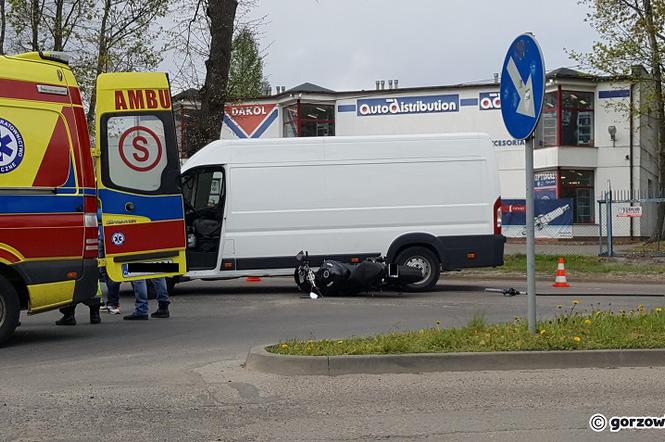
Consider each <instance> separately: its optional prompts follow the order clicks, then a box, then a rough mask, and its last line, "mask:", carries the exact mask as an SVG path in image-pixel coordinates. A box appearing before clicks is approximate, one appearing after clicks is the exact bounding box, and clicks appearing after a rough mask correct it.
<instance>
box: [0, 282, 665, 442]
mask: <svg viewBox="0 0 665 442" xmlns="http://www.w3.org/2000/svg"><path fill="white" fill-rule="evenodd" d="M510 285H513V286H515V287H516V288H520V284H519V283H517V282H515V283H511V282H506V281H500V282H495V283H492V282H487V283H484V282H482V281H445V282H443V281H442V283H441V284H440V286H439V287H438V290H437V291H436V292H432V293H426V294H404V295H401V294H396V293H385V294H383V295H380V296H373V297H372V296H357V297H349V298H325V299H322V300H317V301H312V300H309V299H301V298H299V295H298V294H297V293H296V292H295V291H294V290H293V288H292V283H291V281H289V280H288V279H269V280H264V281H263V282H261V283H245V282H243V281H236V282H190V283H186V284H183V285H181V286H179V287H178V288H177V294H176V296H175V297H174V298H173V304H172V309H171V310H172V314H173V317H172V318H170V319H167V320H156V319H151V320H149V321H147V322H143V321H142V322H138V323H137V322H132V323H128V322H126V321H123V320H122V319H121V316H110V315H104V316H103V323H102V324H100V325H90V324H88V323H87V321H86V319H87V311H86V310H87V309H86V308H85V307H84V306H80V307H79V309H78V311H77V318H78V320H79V325H77V326H76V327H56V326H55V325H53V322H54V321H55V320H56V319H57V318H58V314H57V312H51V313H46V314H42V315H37V316H34V317H23V318H22V322H23V323H22V325H21V327H19V329H17V332H16V334H15V336H14V338H13V339H12V341H11V342H10V345H9V346H7V347H5V348H2V349H0V373H1V378H0V379H1V380H0V428H1V429H2V430H1V431H0V440H97V439H106V440H121V439H124V440H271V439H273V440H303V441H304V440H375V439H394V440H479V439H488V438H493V439H496V440H527V439H532V438H534V437H538V438H540V439H543V440H560V439H573V438H574V439H587V438H591V437H597V436H602V437H608V436H610V435H609V433H607V432H605V433H603V434H601V435H596V434H595V433H592V432H591V431H590V430H588V428H587V420H588V418H589V416H591V414H593V412H604V413H608V414H612V415H615V414H622V415H626V414H629V415H630V414H631V413H637V415H643V414H652V415H657V416H660V415H662V414H663V413H665V410H664V409H663V405H662V404H663V401H662V397H663V393H664V392H665V387H664V386H663V383H662V378H663V375H664V374H665V370H663V369H655V368H654V369H618V370H549V371H538V372H528V371H525V372H486V373H435V374H427V375H417V374H414V375H382V376H343V377H338V378H325V377H305V378H290V377H278V376H270V375H265V374H259V373H253V372H249V371H248V370H246V369H244V368H243V367H242V362H243V360H244V358H245V355H246V353H247V350H248V349H249V347H250V346H252V345H256V344H268V343H272V342H276V341H278V340H280V339H289V338H293V337H298V338H322V337H342V336H349V335H363V334H367V333H376V332H382V331H387V330H402V329H414V328H421V327H428V326H432V325H434V324H435V323H436V321H440V322H441V325H442V326H459V325H463V324H464V323H466V321H468V320H469V319H470V318H471V317H472V316H473V315H475V314H484V315H485V317H486V318H487V319H488V320H489V321H504V320H512V318H513V317H514V316H515V315H523V314H524V312H525V311H526V297H525V296H515V297H504V296H502V295H501V294H497V293H488V292H484V291H483V289H484V287H486V286H493V287H506V286H510ZM548 285H549V284H547V285H546V284H544V283H543V284H542V285H541V286H540V287H539V293H542V294H543V295H544V296H540V297H539V298H538V306H539V314H540V315H541V317H551V316H553V315H554V314H555V313H556V312H557V311H558V308H557V306H558V305H564V306H565V308H568V306H570V305H571V301H572V300H573V299H578V300H580V302H581V304H580V305H578V306H577V307H576V308H587V309H588V308H591V306H592V305H594V306H596V307H603V308H608V307H609V308H612V309H616V310H618V309H622V308H634V307H635V306H636V305H637V304H644V305H645V306H647V307H651V306H660V305H663V304H665V299H664V298H663V297H662V294H661V293H660V286H659V285H653V284H652V285H638V284H624V285H619V284H612V283H603V284H596V283H586V284H577V285H576V286H575V287H574V288H573V289H557V290H555V289H550V288H549V287H548ZM558 290H561V291H560V292H559V291H558ZM610 293H616V294H622V293H627V294H631V295H637V296H625V295H624V296H607V295H608V294H610ZM583 294H589V295H591V296H581V295H583ZM131 301H132V300H131V298H130V293H129V292H124V297H123V303H124V305H123V309H124V310H125V311H128V310H129V309H130V308H131ZM153 302H154V301H153ZM663 431H664V430H642V431H640V432H635V431H632V432H630V433H620V434H619V435H618V436H617V435H614V436H615V438H616V440H626V435H630V438H633V437H637V438H639V439H642V440H662V439H663V437H664V436H665V433H663Z"/></svg>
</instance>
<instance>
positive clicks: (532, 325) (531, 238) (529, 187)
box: [524, 135, 536, 334]
mask: <svg viewBox="0 0 665 442" xmlns="http://www.w3.org/2000/svg"><path fill="white" fill-rule="evenodd" d="M533 139H534V137H533V135H531V136H529V138H527V139H526V143H524V153H525V167H524V169H525V172H526V292H527V298H528V300H527V304H528V308H527V310H528V319H529V332H530V333H531V334H536V234H535V223H534V218H535V212H536V211H535V207H534V206H535V202H536V201H535V199H534V190H533V188H534V183H533Z"/></svg>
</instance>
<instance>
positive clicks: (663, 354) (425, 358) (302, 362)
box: [246, 346, 665, 376]
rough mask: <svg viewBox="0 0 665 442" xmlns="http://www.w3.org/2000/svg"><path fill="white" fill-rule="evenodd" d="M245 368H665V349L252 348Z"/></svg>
mask: <svg viewBox="0 0 665 442" xmlns="http://www.w3.org/2000/svg"><path fill="white" fill-rule="evenodd" d="M246 366H247V368H249V369H250V370H255V371H259V372H263V373H272V374H278V375H285V376H298V375H325V376H339V375H344V374H381V373H424V372H435V371H497V370H543V369H562V368H614V367H654V366H665V349H644V350H578V351H516V352H494V353H422V354H401V355H367V356H286V355H278V354H274V353H269V352H267V351H266V349H265V346H257V347H253V348H252V349H251V350H250V352H249V355H248V356H247V364H246Z"/></svg>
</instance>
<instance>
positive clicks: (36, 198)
mask: <svg viewBox="0 0 665 442" xmlns="http://www.w3.org/2000/svg"><path fill="white" fill-rule="evenodd" d="M82 211H83V197H82V196H81V195H73V196H65V195H62V196H58V195H0V214H14V213H72V212H82Z"/></svg>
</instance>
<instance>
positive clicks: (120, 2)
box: [76, 0, 169, 127]
mask: <svg viewBox="0 0 665 442" xmlns="http://www.w3.org/2000/svg"><path fill="white" fill-rule="evenodd" d="M168 4H169V2H168V0H103V1H101V2H96V3H95V9H94V16H95V17H97V18H98V20H99V22H95V25H94V26H90V27H89V28H87V29H86V30H85V32H84V34H83V36H82V38H81V40H82V51H81V56H80V59H79V60H78V61H77V63H76V73H77V78H78V79H79V84H80V86H81V89H83V91H84V93H85V94H86V96H87V97H88V112H87V119H88V126H89V127H92V126H93V125H92V123H93V122H94V118H95V105H96V103H97V99H96V97H95V85H96V79H97V76H99V74H101V73H103V72H118V71H144V70H150V69H154V68H155V67H156V66H157V65H158V64H159V63H160V62H161V60H162V59H161V55H160V54H161V50H160V48H158V47H156V45H155V42H156V41H158V36H159V33H160V31H161V27H160V26H159V25H158V21H159V19H161V18H163V17H164V16H165V15H166V14H167V12H168Z"/></svg>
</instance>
